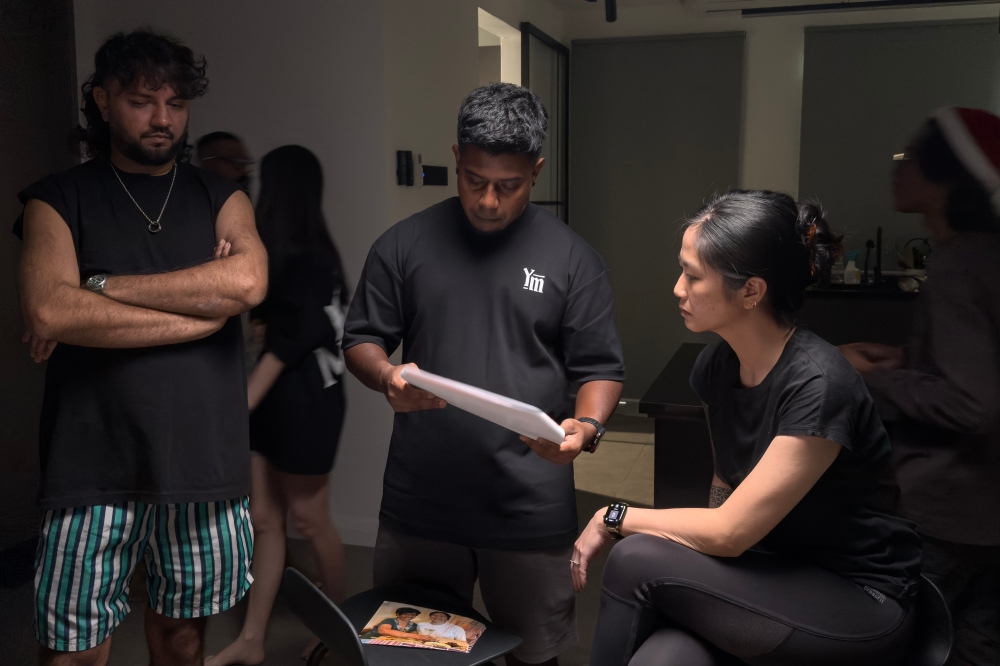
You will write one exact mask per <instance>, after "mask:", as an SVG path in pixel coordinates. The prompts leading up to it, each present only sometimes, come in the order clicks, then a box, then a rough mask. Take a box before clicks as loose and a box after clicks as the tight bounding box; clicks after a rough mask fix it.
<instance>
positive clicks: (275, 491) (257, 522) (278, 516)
mask: <svg viewBox="0 0 1000 666" xmlns="http://www.w3.org/2000/svg"><path fill="white" fill-rule="evenodd" d="M250 474H251V483H252V486H251V491H250V515H251V516H252V517H253V528H254V529H253V531H254V542H253V550H254V554H253V578H254V582H253V585H251V586H250V603H249V607H248V608H247V616H246V619H245V620H244V621H243V630H242V631H241V632H240V635H239V637H238V638H237V639H236V640H235V641H233V642H232V643H230V644H229V645H228V646H227V647H226V648H225V649H224V650H222V652H220V653H219V654H217V655H213V656H210V657H209V658H208V659H206V660H205V666H227V665H228V664H251V665H252V664H260V663H262V662H263V661H264V634H265V632H266V630H267V620H268V618H270V617H271V607H272V606H273V605H274V598H275V597H276V596H277V595H278V588H279V587H280V586H281V576H282V574H283V573H284V569H285V511H286V508H285V507H286V504H285V501H284V498H283V497H282V496H281V488H280V485H279V484H278V480H277V478H276V476H275V475H276V474H278V472H277V471H275V469H274V468H273V467H272V466H271V463H269V462H268V461H267V458H265V457H264V456H253V457H252V458H251V459H250Z"/></svg>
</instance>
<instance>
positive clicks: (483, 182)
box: [343, 84, 625, 664]
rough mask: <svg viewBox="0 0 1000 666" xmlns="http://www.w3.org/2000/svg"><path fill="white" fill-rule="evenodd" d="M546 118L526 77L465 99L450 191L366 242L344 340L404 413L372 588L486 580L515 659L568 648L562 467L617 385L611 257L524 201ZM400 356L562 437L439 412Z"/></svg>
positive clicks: (568, 479)
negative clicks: (537, 418) (512, 640)
mask: <svg viewBox="0 0 1000 666" xmlns="http://www.w3.org/2000/svg"><path fill="white" fill-rule="evenodd" d="M546 124H547V115H546V112H545V108H544V107H543V106H542V103H541V101H540V100H539V99H538V97H537V96H536V95H535V94H534V93H532V92H531V91H529V90H527V89H525V88H521V87H519V86H514V85H511V84H491V85H489V86H485V87H482V88H479V89H477V90H475V91H474V92H473V93H472V94H471V95H469V97H468V98H467V99H466V100H465V102H464V103H463V104H462V108H461V111H460V113H459V119H458V145H456V146H454V147H453V150H454V153H455V161H456V165H457V168H456V171H457V174H458V192H459V196H458V197H457V198H452V199H448V200H446V201H443V202H441V203H439V204H437V205H435V206H432V207H430V208H428V209H427V210H424V211H422V212H420V213H417V214H416V215H413V216H412V217H410V218H407V219H406V220H403V221H402V222H400V223H399V224H397V225H395V226H394V227H392V228H391V229H389V231H387V232H386V233H385V234H383V235H382V237H381V238H379V239H378V240H377V241H376V242H375V244H374V245H373V246H372V249H371V251H370V252H369V255H368V259H367V261H366V263H365V268H364V272H363V273H362V276H361V280H360V284H359V285H358V289H357V292H356V293H355V296H354V301H353V303H352V304H351V310H350V312H349V314H348V316H347V323H346V326H345V329H346V330H345V334H344V344H343V346H344V349H345V352H346V360H347V366H348V368H349V369H350V370H351V372H352V373H354V375H355V376H357V377H358V379H360V380H361V381H362V382H363V383H364V384H365V385H366V386H368V387H369V388H371V389H374V390H376V391H380V392H382V393H384V394H385V395H386V398H387V399H388V401H389V404H391V405H392V407H393V409H394V410H395V411H396V416H395V422H394V426H393V433H392V440H391V444H390V447H389V459H388V462H387V464H386V471H385V481H384V489H383V493H382V509H381V513H380V516H379V521H380V526H379V534H378V541H377V543H376V547H375V584H376V585H387V584H393V583H402V582H408V581H409V582H417V581H424V582H432V583H439V584H445V585H447V586H449V587H450V588H451V589H453V590H454V591H455V592H456V593H458V594H459V595H460V596H462V597H463V598H465V599H466V600H467V601H469V602H470V603H471V600H472V591H473V586H474V584H475V582H476V579H477V578H478V579H479V582H480V588H481V590H482V593H483V600H484V602H485V603H486V607H487V610H488V611H489V613H490V617H491V618H492V620H493V621H494V622H495V623H496V624H497V625H498V626H500V627H502V628H504V629H506V630H508V631H510V632H512V633H514V634H515V635H517V636H519V637H521V639H522V640H523V643H522V644H521V645H520V647H518V649H516V650H515V651H514V653H513V655H512V656H508V657H507V663H508V664H522V663H528V664H543V663H544V664H555V663H556V656H557V655H558V654H559V653H561V652H562V651H564V650H566V649H567V648H568V647H570V646H571V645H573V644H574V643H575V642H576V641H577V634H576V620H575V611H574V597H573V587H572V580H571V577H570V562H569V560H570V555H571V553H572V546H573V541H574V539H575V537H576V534H577V517H576V499H575V494H574V488H573V469H572V466H571V465H570V463H572V461H573V460H574V459H575V458H576V456H577V455H579V454H580V452H581V451H583V450H592V449H593V448H595V446H596V444H597V443H598V442H599V440H600V436H601V435H602V434H603V432H604V429H603V426H602V425H601V424H603V423H606V422H607V419H608V418H609V417H610V416H611V414H612V413H613V412H614V409H615V407H616V405H617V404H618V398H619V397H620V396H621V389H622V384H621V383H622V381H623V380H624V378H625V374H624V365H623V361H622V351H621V343H620V341H619V339H618V333H617V330H616V328H615V322H614V303H613V299H612V294H611V285H610V283H609V280H608V269H607V266H605V264H604V261H603V260H602V259H601V257H600V256H599V255H598V254H597V252H595V251H594V250H593V249H592V248H591V247H590V246H588V245H587V243H585V242H584V241H583V240H582V239H581V238H580V237H579V236H577V235H576V234H575V233H573V232H572V231H571V230H570V229H569V227H568V226H567V225H565V224H564V223H563V222H562V221H560V220H559V219H557V218H556V217H554V216H552V215H551V214H550V213H548V212H547V211H546V210H545V209H543V208H540V207H538V206H535V205H533V204H530V203H528V198H529V195H530V194H531V187H532V185H533V184H534V182H535V179H536V178H537V177H538V174H539V172H540V171H541V169H542V166H543V165H544V164H545V160H544V159H543V158H540V157H539V155H540V153H541V148H542V143H543V142H544V140H545V129H546ZM400 343H402V345H403V362H404V363H403V365H399V366H394V365H393V364H392V363H391V362H390V361H389V359H388V356H389V355H390V354H392V353H393V352H394V351H395V350H396V348H397V347H398V346H399V345H400ZM406 364H414V365H416V366H418V367H420V368H421V369H423V370H427V371H429V372H433V373H436V374H439V375H442V376H444V377H447V378H449V379H454V380H457V381H460V382H465V383H467V384H471V385H472V386H477V387H480V388H483V389H486V390H489V391H493V392H496V393H499V394H501V395H505V396H508V397H510V398H514V399H516V400H520V401H522V402H526V403H529V404H532V405H535V406H537V407H539V408H540V409H541V410H542V411H544V412H546V413H547V414H549V415H550V416H552V417H553V418H554V419H556V421H561V425H562V427H563V429H564V430H565V431H566V437H565V439H563V441H561V442H548V441H545V440H529V439H527V438H519V437H518V435H517V434H515V433H513V432H511V431H510V430H506V429H504V428H502V427H500V426H498V425H495V424H493V423H490V422H487V421H484V420H483V419H480V418H479V417H476V416H473V415H471V414H468V413H466V412H463V411H460V410H458V409H455V408H454V407H448V408H446V409H443V408H444V407H445V402H444V401H443V400H441V399H439V398H437V397H435V396H433V395H431V394H429V393H427V392H426V391H422V390H419V389H417V388H416V387H413V386H411V385H409V384H407V382H406V381H405V380H404V379H403V378H402V377H401V372H402V368H403V367H404V365H406ZM572 386H578V390H577V394H576V402H575V409H571V406H570V401H569V399H568V395H569V393H570V390H571V387H572ZM567 416H573V418H566V417H567Z"/></svg>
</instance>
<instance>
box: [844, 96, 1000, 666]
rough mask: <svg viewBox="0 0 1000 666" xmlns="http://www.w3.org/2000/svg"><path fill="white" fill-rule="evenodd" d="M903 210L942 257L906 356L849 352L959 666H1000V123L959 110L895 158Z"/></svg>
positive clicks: (860, 347) (935, 262)
mask: <svg viewBox="0 0 1000 666" xmlns="http://www.w3.org/2000/svg"><path fill="white" fill-rule="evenodd" d="M892 195H893V203H894V206H895V208H896V210H898V211H900V212H903V213H918V214H920V215H922V216H923V223H924V232H925V233H926V234H927V236H928V238H929V241H930V244H931V247H932V253H931V255H930V256H929V257H928V258H927V280H926V281H925V282H924V283H923V284H922V285H921V287H920V292H921V293H920V298H919V304H918V308H917V320H916V323H915V326H914V335H913V337H912V338H911V340H910V342H909V344H908V345H907V347H906V348H896V347H888V346H886V345H878V344H874V343H867V342H862V343H856V344H852V345H845V346H843V347H842V348H841V351H843V353H844V355H845V356H846V357H847V358H848V360H849V361H850V362H851V363H852V364H853V365H854V367H855V368H857V369H858V371H859V372H861V374H862V376H864V378H865V381H866V382H867V384H868V387H869V388H870V389H871V391H872V393H873V394H874V395H875V397H876V398H877V399H879V400H880V407H881V408H883V409H884V411H885V412H886V417H889V418H891V419H892V422H891V426H892V429H891V431H890V432H891V435H892V444H893V450H894V454H895V458H896V465H897V469H898V476H899V484H900V488H901V490H902V494H903V510H904V511H905V513H906V515H907V516H908V517H909V518H911V519H912V520H914V521H915V522H916V524H917V530H918V531H919V532H920V535H921V536H922V537H923V541H924V562H923V567H924V573H925V574H926V575H927V576H928V577H929V578H931V579H932V580H934V582H936V583H937V584H938V586H939V587H940V588H941V591H942V592H943V593H944V595H945V597H946V598H947V600H948V603H949V605H950V606H951V611H952V616H953V618H954V624H955V647H954V650H953V652H952V658H951V660H950V661H949V662H948V663H949V664H962V665H965V664H974V665H975V666H980V665H985V664H997V663H1000V118H998V117H997V116H995V115H993V114H991V113H987V112H986V111H980V110H977V109H962V108H955V107H949V108H944V109H941V110H939V111H938V112H937V113H935V115H934V116H933V117H931V118H930V119H928V120H927V122H926V123H925V124H924V126H923V127H921V128H920V130H919V131H918V132H917V134H916V135H915V136H914V137H913V139H912V140H911V141H910V143H909V145H908V146H907V147H906V150H905V151H904V152H903V153H902V154H900V155H897V156H896V173H895V177H894V179H893V191H892Z"/></svg>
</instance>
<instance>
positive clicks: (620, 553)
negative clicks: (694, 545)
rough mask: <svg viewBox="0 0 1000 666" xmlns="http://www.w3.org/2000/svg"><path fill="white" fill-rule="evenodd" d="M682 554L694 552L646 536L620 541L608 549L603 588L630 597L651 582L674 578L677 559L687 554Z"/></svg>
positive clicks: (672, 543) (667, 540)
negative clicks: (672, 576)
mask: <svg viewBox="0 0 1000 666" xmlns="http://www.w3.org/2000/svg"><path fill="white" fill-rule="evenodd" d="M684 551H687V552H689V553H694V551H692V550H690V549H689V548H687V547H685V546H682V545H680V544H679V543H675V542H673V541H670V540H669V539H663V538H661V537H655V536H652V535H649V534H635V535H632V536H630V537H627V538H625V539H622V540H621V541H619V542H618V543H617V544H615V546H614V548H612V549H611V554H610V555H609V556H608V562H607V564H606V565H605V566H604V581H603V585H604V589H605V590H607V591H608V592H610V593H611V594H614V595H616V596H618V597H620V598H632V597H633V596H634V594H635V592H636V590H638V589H639V588H641V587H642V586H643V585H645V584H646V583H648V582H649V581H650V580H652V579H654V578H663V577H666V576H671V575H674V574H675V570H676V563H677V561H678V559H679V557H680V559H683V556H684V555H687V553H686V552H684ZM699 554H700V553H699ZM703 557H705V556H704V555H703Z"/></svg>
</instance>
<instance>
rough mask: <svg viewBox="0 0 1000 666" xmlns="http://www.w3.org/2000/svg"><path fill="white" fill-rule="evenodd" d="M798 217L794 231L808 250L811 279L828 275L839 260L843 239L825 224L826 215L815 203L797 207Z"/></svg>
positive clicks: (802, 204)
mask: <svg viewBox="0 0 1000 666" xmlns="http://www.w3.org/2000/svg"><path fill="white" fill-rule="evenodd" d="M798 208H799V215H798V219H797V220H796V222H795V230H796V232H798V234H799V238H800V239H802V243H803V245H805V246H806V247H807V248H808V249H809V271H810V273H811V275H812V277H813V279H819V278H820V277H823V276H827V275H829V274H830V268H831V267H832V266H833V264H834V263H835V262H836V261H837V260H838V259H840V256H841V254H843V251H844V246H843V244H842V243H841V241H843V239H844V237H843V236H841V235H838V234H835V233H834V232H833V230H831V229H830V226H829V225H828V224H827V223H826V213H825V212H824V211H823V209H822V207H820V205H819V204H818V203H816V202H813V201H807V202H805V203H800V204H799V205H798Z"/></svg>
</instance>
